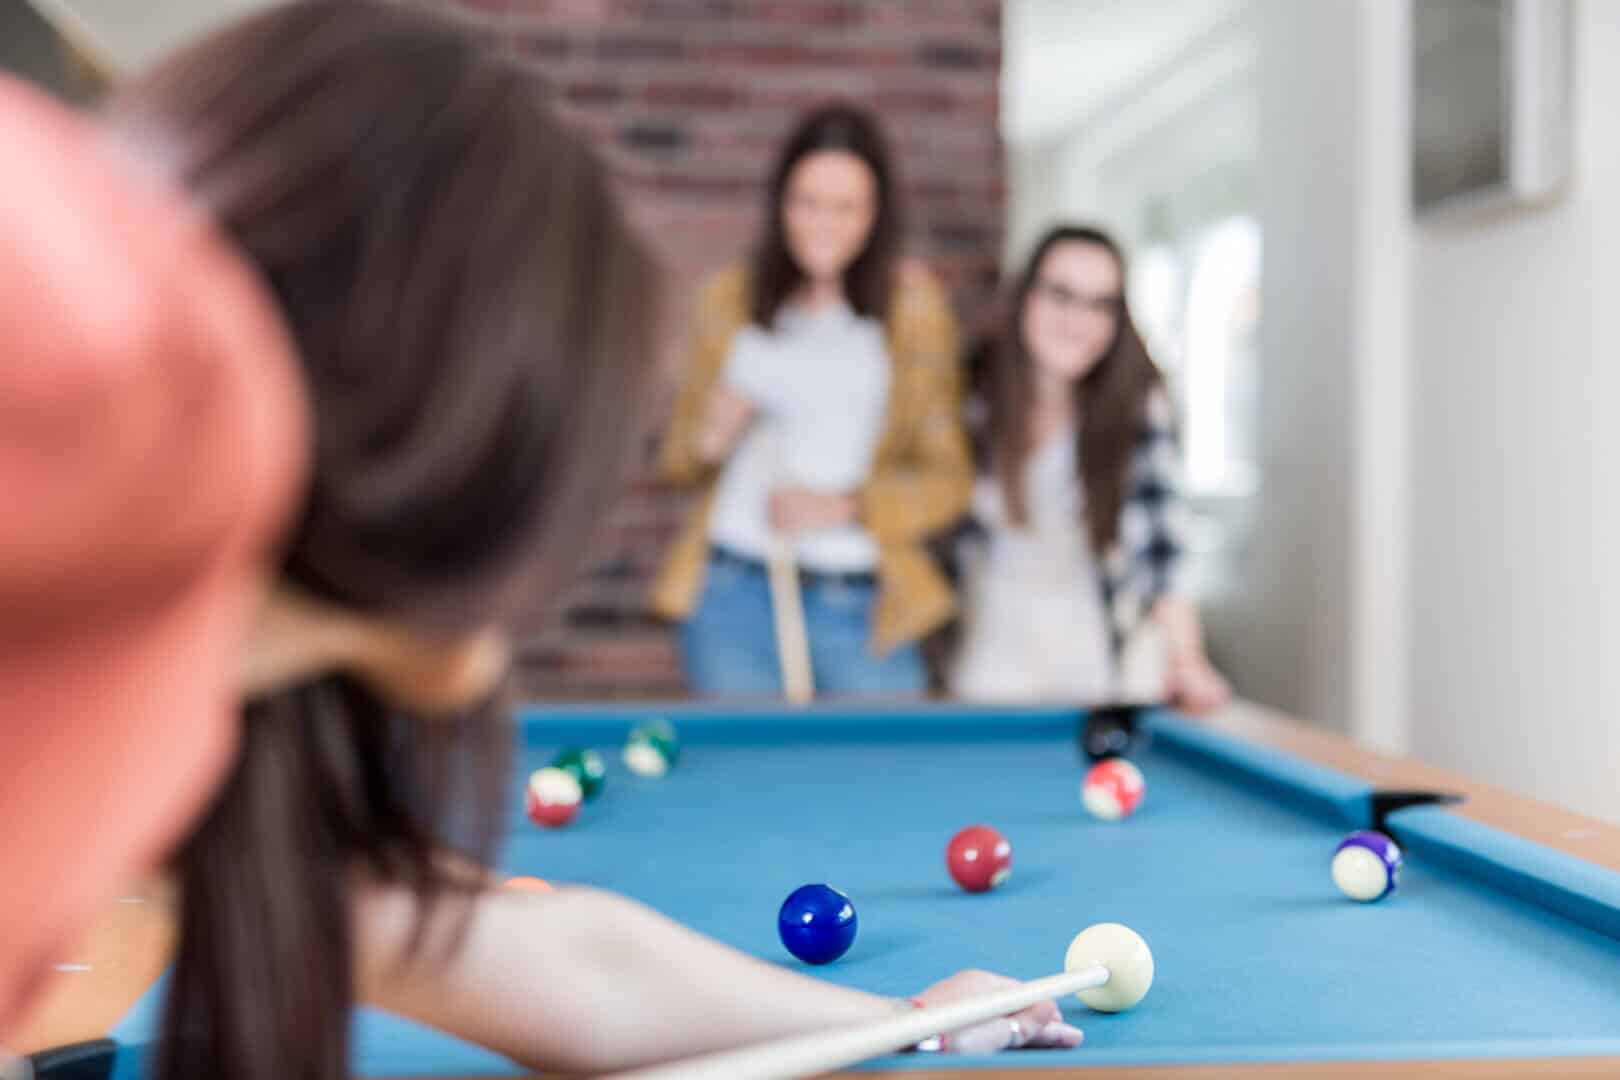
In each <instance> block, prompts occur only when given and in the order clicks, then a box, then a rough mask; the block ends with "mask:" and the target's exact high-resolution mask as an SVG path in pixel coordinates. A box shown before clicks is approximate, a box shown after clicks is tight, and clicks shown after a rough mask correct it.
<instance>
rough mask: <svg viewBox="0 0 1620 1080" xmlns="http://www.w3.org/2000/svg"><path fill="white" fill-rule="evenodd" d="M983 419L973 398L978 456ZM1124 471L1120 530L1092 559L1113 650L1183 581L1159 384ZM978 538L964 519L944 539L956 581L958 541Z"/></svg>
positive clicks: (1166, 400) (1184, 525)
mask: <svg viewBox="0 0 1620 1080" xmlns="http://www.w3.org/2000/svg"><path fill="white" fill-rule="evenodd" d="M985 419H986V417H985V414H984V403H983V401H982V400H975V401H971V402H970V403H969V410H968V426H969V427H970V428H971V429H974V430H976V431H977V432H978V433H979V434H980V436H981V438H980V439H978V440H976V442H977V443H978V444H979V446H980V450H981V459H980V460H981V462H982V461H983V460H984V459H983V456H982V454H983V450H984V444H983V439H982V436H983V435H984V434H985V432H984V428H983V424H984V421H985ZM1130 469H1131V474H1130V478H1129V480H1127V481H1126V487H1125V501H1124V504H1123V505H1122V506H1121V507H1120V520H1119V535H1118V537H1117V538H1116V539H1115V540H1114V543H1113V546H1112V547H1110V548H1109V549H1108V551H1107V552H1106V553H1105V554H1104V555H1103V556H1102V558H1100V559H1098V560H1097V565H1098V575H1097V576H1098V583H1097V584H1098V588H1099V589H1100V590H1101V591H1102V598H1103V609H1104V610H1105V611H1106V612H1107V613H1108V628H1109V637H1110V644H1111V645H1112V646H1113V650H1114V653H1115V655H1116V656H1117V655H1118V654H1119V652H1120V650H1121V649H1123V648H1124V646H1125V643H1126V642H1127V641H1129V640H1130V639H1131V637H1132V635H1134V634H1135V633H1136V631H1137V629H1138V628H1139V627H1140V626H1141V625H1142V622H1143V620H1144V619H1146V618H1147V616H1148V614H1149V613H1150V612H1151V611H1152V610H1153V605H1154V604H1156V603H1157V602H1158V600H1159V598H1160V597H1162V596H1166V595H1170V594H1183V595H1184V594H1185V592H1186V587H1187V584H1188V582H1187V581H1186V573H1187V571H1186V566H1187V559H1186V551H1187V529H1188V515H1187V508H1186V503H1185V501H1184V500H1183V498H1182V493H1181V492H1182V488H1181V449H1180V444H1179V441H1178V439H1177V436H1176V424H1175V412H1174V409H1173V408H1172V406H1171V404H1170V397H1169V395H1168V394H1167V393H1165V392H1164V391H1163V390H1158V391H1156V392H1154V393H1153V394H1152V395H1151V396H1150V397H1149V398H1148V400H1147V405H1146V407H1145V408H1144V409H1143V413H1142V426H1141V428H1140V430H1139V431H1138V433H1137V436H1136V447H1135V450H1134V452H1133V453H1132V455H1131V465H1130ZM1077 482H1078V481H1077ZM984 537H985V527H984V524H983V523H982V522H978V521H974V520H969V521H967V522H965V523H964V525H963V527H962V528H961V529H959V530H958V531H957V532H956V533H955V534H954V535H953V536H952V537H951V538H950V539H949V540H948V541H947V542H946V544H945V545H943V549H942V550H941V552H940V557H941V559H942V560H943V561H944V562H945V563H946V565H947V566H948V567H949V569H950V573H951V576H952V577H953V578H954V579H960V576H961V571H962V553H961V551H960V550H959V545H960V544H962V543H964V542H966V543H980V542H982V541H983V540H984Z"/></svg>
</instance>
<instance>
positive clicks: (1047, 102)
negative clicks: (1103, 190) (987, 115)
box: [1002, 0, 1250, 142]
mask: <svg viewBox="0 0 1620 1080" xmlns="http://www.w3.org/2000/svg"><path fill="white" fill-rule="evenodd" d="M1249 2H1250V0H1007V7H1006V12H1005V15H1004V27H1005V29H1004V35H1005V44H1006V49H1005V57H1006V67H1005V71H1004V74H1003V79H1002V130H1003V134H1004V135H1005V136H1006V138H1007V139H1008V140H1009V141H1012V142H1035V141H1039V140H1041V139H1044V138H1048V137H1050V136H1053V135H1056V134H1058V133H1059V132H1062V131H1064V130H1067V129H1071V128H1073V127H1075V126H1077V125H1079V124H1082V123H1084V122H1085V121H1086V119H1087V118H1088V117H1090V116H1091V115H1093V114H1094V113H1096V112H1097V111H1098V110H1100V109H1102V108H1103V107H1104V106H1106V105H1107V104H1108V103H1109V102H1111V101H1113V100H1115V99H1117V98H1119V97H1120V96H1121V95H1124V94H1126V93H1128V92H1129V91H1130V89H1131V87H1132V86H1134V85H1136V84H1137V83H1139V82H1141V81H1142V80H1143V79H1145V78H1146V77H1148V76H1150V75H1151V74H1153V73H1154V72H1156V71H1157V70H1159V69H1161V68H1162V67H1164V66H1165V65H1167V64H1169V63H1171V62H1172V61H1173V60H1174V59H1175V58H1176V57H1177V56H1178V55H1179V54H1181V53H1182V52H1184V51H1185V50H1187V49H1188V48H1189V47H1191V46H1192V45H1193V44H1194V43H1195V42H1197V41H1198V40H1199V39H1201V38H1203V37H1205V36H1207V35H1209V34H1210V33H1212V32H1214V31H1215V30H1216V29H1217V28H1218V27H1220V26H1222V25H1224V24H1226V23H1228V22H1230V21H1231V20H1232V19H1233V18H1235V17H1237V16H1238V15H1239V14H1240V13H1241V11H1242V10H1243V9H1244V8H1246V7H1247V6H1248V4H1249Z"/></svg>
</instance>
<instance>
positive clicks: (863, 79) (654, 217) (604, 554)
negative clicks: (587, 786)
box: [416, 0, 1004, 697]
mask: <svg viewBox="0 0 1620 1080" xmlns="http://www.w3.org/2000/svg"><path fill="white" fill-rule="evenodd" d="M416 2H418V3H422V4H425V5H426V6H430V7H441V8H455V9H456V10H457V11H459V12H460V13H462V14H464V15H465V16H466V17H468V18H471V19H474V20H476V21H478V22H479V23H480V24H482V25H484V26H486V27H487V28H488V29H489V30H490V31H491V32H492V33H493V34H494V35H495V36H496V38H497V40H498V41H499V42H500V43H501V47H503V48H506V49H510V50H512V51H513V52H515V53H516V54H517V55H520V56H522V57H524V58H526V59H527V60H529V61H531V62H532V63H533V64H534V65H535V66H536V68H537V69H538V70H540V71H542V72H543V73H545V74H546V76H547V77H548V78H549V79H550V80H551V81H552V83H553V85H554V86H555V87H556V88H557V89H558V91H559V93H560V94H561V95H562V98H563V100H564V101H565V102H566V107H567V109H568V111H569V113H570V114H571V116H572V117H573V118H574V119H575V120H576V121H577V122H578V123H579V124H581V125H582V126H583V127H584V128H585V129H587V130H588V131H589V132H591V133H592V135H593V136H594V137H595V139H596V141H597V142H598V144H599V145H600V146H601V147H602V148H604V150H605V152H606V153H607V155H608V156H609V159H610V160H611V162H612V164H613V166H614V170H615V172H616V174H617V176H618V177H619V179H620V182H621V183H622V184H623V186H624V190H625V192H626V193H627V195H628V198H629V201H630V205H631V208H632V212H633V214H634V215H635V217H636V219H637V220H638V222H640V223H641V224H642V225H643V226H644V227H645V228H646V229H647V230H648V232H649V235H651V236H652V237H654V238H655V242H656V246H657V248H658V250H659V252H660V254H661V255H662V256H663V258H664V259H665V260H666V261H667V262H668V263H669V265H670V266H671V267H672V269H674V270H675V271H676V276H677V280H679V281H682V282H685V283H690V282H693V281H695V280H698V279H699V278H700V277H701V276H702V274H704V273H705V272H708V271H711V270H714V269H716V268H718V267H720V266H722V265H724V264H725V263H727V262H729V261H731V260H733V259H735V258H736V257H737V256H739V255H740V254H742V253H743V251H744V250H745V249H746V248H747V246H748V244H749V243H750V240H751V238H752V236H753V233H754V230H755V227H756V225H757V221H758V214H759V204H760V202H761V199H762V188H763V180H764V176H765V172H766V170H767V168H768V167H769V162H770V160H771V158H772V156H773V153H774V151H775V148H776V146H777V144H778V143H779V141H780V140H781V139H782V137H783V136H784V134H785V133H786V131H787V130H788V128H789V127H790V126H791V125H792V124H793V122H794V120H795V119H796V117H797V116H798V114H799V113H800V112H801V111H803V110H805V109H806V108H809V107H811V106H814V105H816V104H819V103H821V102H824V101H827V100H830V99H836V98H843V99H852V100H855V101H857V102H861V103H864V104H866V105H868V106H870V107H873V108H874V109H876V110H877V111H878V113H879V115H880V116H881V118H882V120H883V123H884V126H885V128H886V130H887V132H888V134H889V137H890V140H891V142H892V143H893V145H894V148H895V151H896V158H897V163H898V166H899V170H900V173H901V176H902V179H903V181H904V184H905V191H906V194H907V212H908V216H909V219H910V220H909V223H910V233H911V237H910V250H911V251H912V252H913V253H915V254H917V255H920V256H922V257H924V258H925V259H927V260H928V262H929V263H930V264H931V265H932V266H933V267H934V269H935V270H936V271H937V272H938V273H939V274H941V275H942V276H943V277H944V278H945V279H946V280H947V281H948V282H949V283H950V285H951V287H952V289H953V291H954V292H955V294H956V296H957V300H958V303H959V305H960V306H961V308H962V311H963V314H964V316H965V317H967V318H970V319H971V318H973V317H975V316H974V313H975V312H976V311H977V310H978V309H979V308H980V306H981V305H982V303H983V301H984V299H985V297H986V292H987V290H988V285H989V282H990V281H991V280H992V277H993V275H994V272H995V265H996V261H995V260H996V255H997V253H998V252H999V251H1000V247H1001V227H1002V207H1003V202H1004V180H1003V170H1002V159H1001V147H1000V141H999V138H998V136H997V124H996V117H997V112H998V108H999V105H998V95H997V84H998V79H999V73H1000V66H1001V0H416ZM650 449H651V444H650V443H649V454H650ZM642 472H643V474H644V475H643V476H642V477H640V478H638V479H637V480H636V481H635V482H634V484H633V485H632V487H631V490H630V491H629V492H628V493H627V494H626V496H625V497H624V499H623V500H622V501H621V503H620V505H619V507H618V509H617V511H616V512H615V514H614V516H613V520H612V521H611V522H610V523H609V528H608V531H607V535H606V536H604V538H603V542H602V544H601V545H600V548H599V550H600V553H601V554H600V556H599V558H598V560H597V561H596V563H595V565H593V566H592V567H591V568H590V569H589V572H588V573H587V574H586V576H585V577H584V578H583V579H582V580H581V581H580V582H578V583H577V584H576V586H575V587H574V588H573V589H571V590H570V591H569V593H568V595H567V596H566V597H564V598H563V602H562V603H561V604H559V605H557V606H556V608H555V610H552V611H548V612H545V613H543V615H542V616H540V617H539V618H537V619H536V620H535V625H534V626H533V627H532V628H531V630H530V632H529V633H528V635H527V636H526V640H525V643H524V648H523V651H522V676H523V677H522V683H523V690H524V692H525V693H527V694H529V695H531V696H534V697H609V696H613V697H625V696H629V697H641V696H666V695H670V694H674V693H678V692H679V691H680V677H679V671H678V667H677V663H676V653H675V648H674V641H673V636H672V633H671V632H670V630H669V629H668V628H667V627H664V626H661V625H659V624H657V623H656V622H654V621H653V620H651V619H650V618H649V617H648V616H647V614H646V612H645V607H646V592H647V586H648V581H649V578H650V576H651V574H652V572H653V569H654V567H655V566H656V563H657V560H658V558H659V555H660V554H661V552H662V550H663V549H664V547H665V545H666V544H667V543H668V542H669V540H670V538H671V536H672V534H673V532H674V530H675V528H676V527H677V525H678V524H679V521H680V518H681V515H682V513H683V512H684V511H685V509H686V504H685V501H684V499H683V497H682V496H681V495H679V494H678V493H672V492H667V491H662V490H660V489H659V488H658V486H657V485H656V484H655V483H653V482H652V480H651V477H650V475H646V474H648V473H649V470H648V469H647V468H646V467H645V466H644V467H643V469H642Z"/></svg>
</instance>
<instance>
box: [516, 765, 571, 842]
mask: <svg viewBox="0 0 1620 1080" xmlns="http://www.w3.org/2000/svg"><path fill="white" fill-rule="evenodd" d="M584 798H585V792H584V790H583V789H581V788H580V786H579V781H578V780H577V779H576V778H575V777H574V774H573V773H571V772H568V771H566V770H564V769H559V768H556V767H555V766H553V767H549V768H545V769H536V770H535V771H534V773H533V774H532V775H530V777H529V791H528V799H527V803H528V805H527V809H528V813H529V820H530V821H532V822H534V823H535V824H536V825H543V826H545V827H546V828H548V829H559V828H561V827H562V826H564V825H567V824H568V823H569V822H571V821H573V820H574V818H575V817H577V816H578V815H579V804H580V803H581V802H582V801H584Z"/></svg>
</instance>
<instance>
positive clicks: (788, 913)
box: [776, 885, 857, 964]
mask: <svg viewBox="0 0 1620 1080" xmlns="http://www.w3.org/2000/svg"><path fill="white" fill-rule="evenodd" d="M856 921H857V920H856V918H855V905H854V904H852V903H850V902H849V897H847V896H845V895H844V894H843V893H841V892H839V891H838V890H837V889H835V888H833V887H832V886H830V885H801V886H800V887H799V888H797V889H794V890H793V893H792V895H790V896H789V897H788V898H787V899H786V900H784V901H782V910H781V912H779V913H778V914H777V916H776V931H777V933H778V934H780V935H781V937H782V944H783V945H785V946H787V951H788V952H790V953H792V954H793V955H794V956H797V957H798V958H799V959H800V960H803V961H804V962H805V963H807V964H830V963H832V962H833V961H834V960H836V959H838V958H839V957H840V956H843V955H844V954H845V953H846V952H848V951H849V947H850V946H851V945H853V944H854V943H855V926H856Z"/></svg>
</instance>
